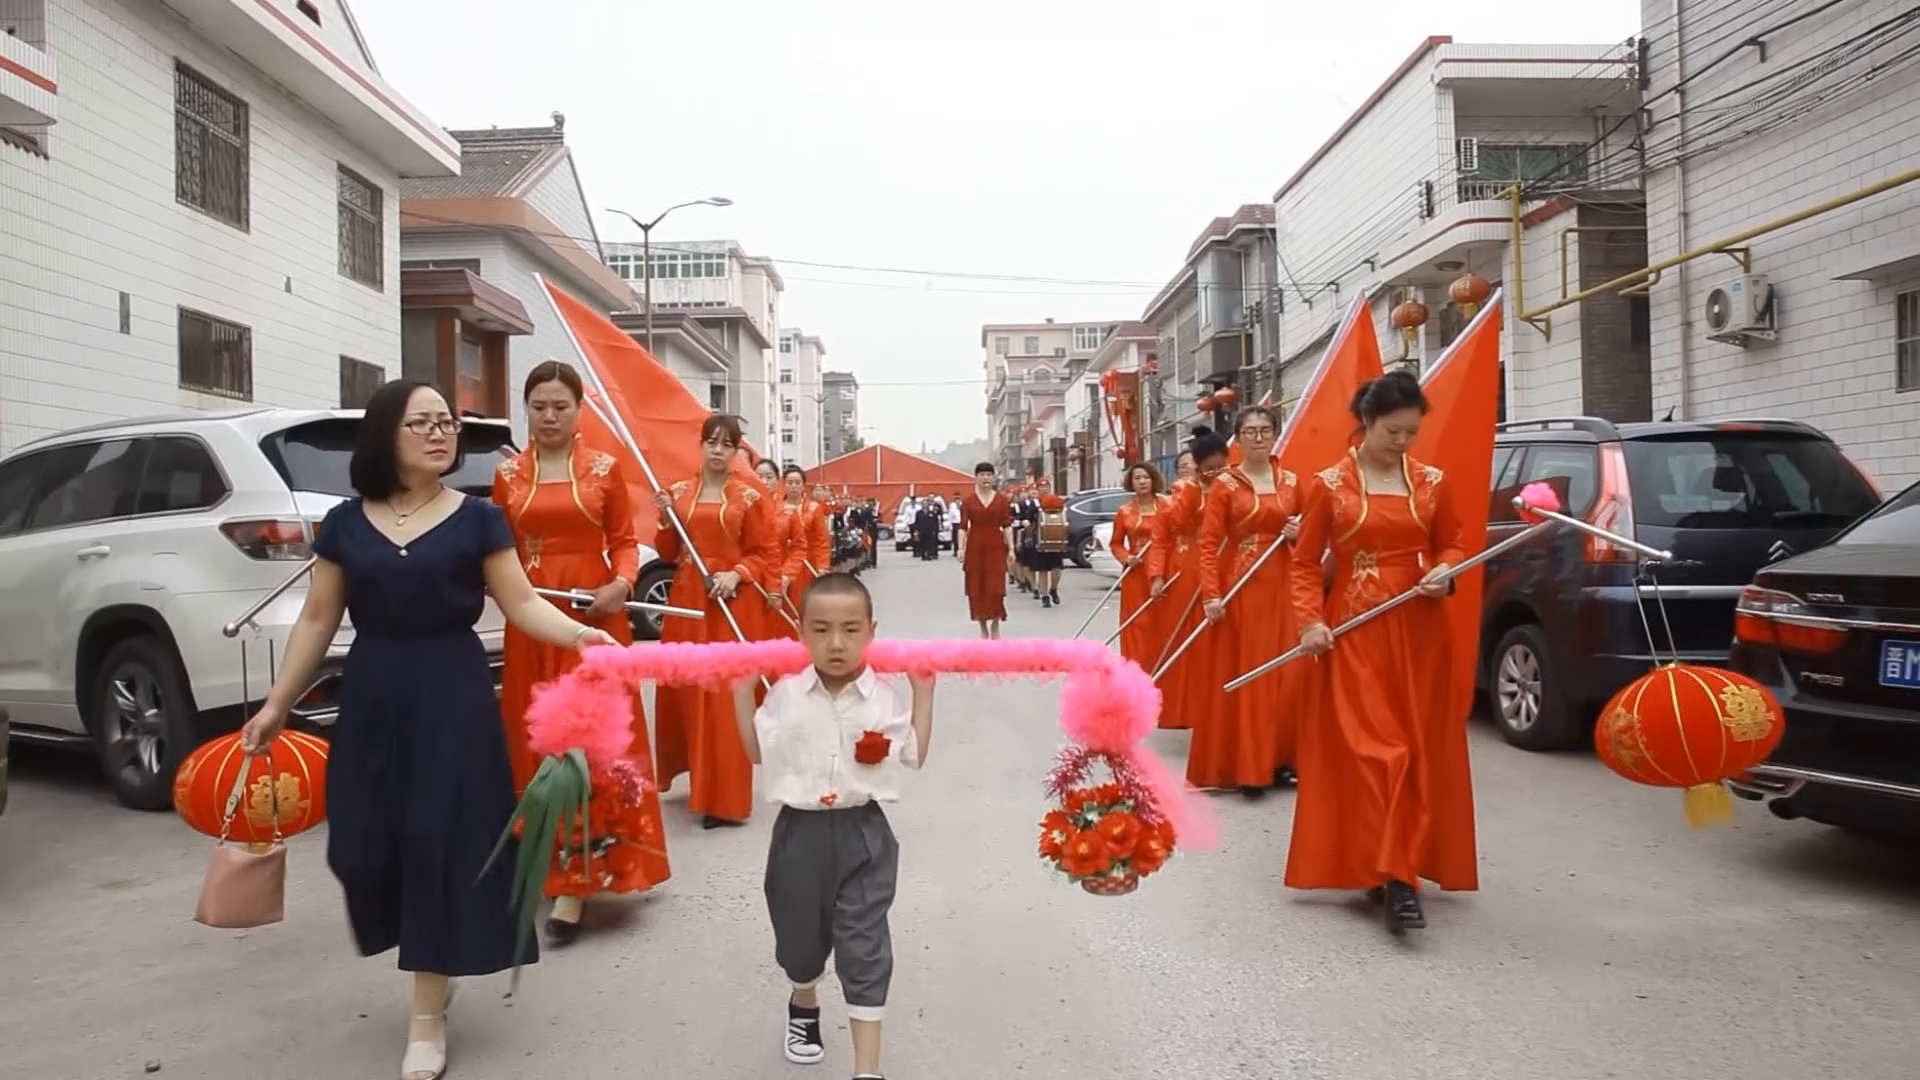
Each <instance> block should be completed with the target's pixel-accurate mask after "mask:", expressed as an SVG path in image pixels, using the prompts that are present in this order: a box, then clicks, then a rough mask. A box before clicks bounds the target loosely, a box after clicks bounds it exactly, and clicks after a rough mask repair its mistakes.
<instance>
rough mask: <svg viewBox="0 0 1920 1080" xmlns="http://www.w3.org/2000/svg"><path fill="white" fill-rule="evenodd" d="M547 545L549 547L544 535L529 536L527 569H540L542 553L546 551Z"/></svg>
mask: <svg viewBox="0 0 1920 1080" xmlns="http://www.w3.org/2000/svg"><path fill="white" fill-rule="evenodd" d="M546 547H547V538H546V537H544V536H529V537H527V569H529V570H538V569H540V553H541V552H542V551H545V550H546Z"/></svg>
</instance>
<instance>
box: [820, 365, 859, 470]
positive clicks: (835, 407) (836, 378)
mask: <svg viewBox="0 0 1920 1080" xmlns="http://www.w3.org/2000/svg"><path fill="white" fill-rule="evenodd" d="M864 442H865V440H863V439H862V438H861V437H860V380H859V379H856V378H854V377H853V373H852V372H850V371H827V372H822V373H821V375H820V460H821V461H832V460H833V459H834V458H837V457H839V456H840V455H842V454H850V453H852V452H854V451H855V450H858V449H860V447H861V446H862V444H863V443H864Z"/></svg>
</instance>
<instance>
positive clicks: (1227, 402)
mask: <svg viewBox="0 0 1920 1080" xmlns="http://www.w3.org/2000/svg"><path fill="white" fill-rule="evenodd" d="M1213 400H1214V401H1216V402H1219V404H1220V407H1221V408H1223V409H1231V408H1233V403H1234V402H1236V401H1239V400H1240V391H1238V390H1235V389H1234V388H1233V387H1231V386H1223V387H1221V388H1220V389H1218V390H1215V391H1214V392H1213Z"/></svg>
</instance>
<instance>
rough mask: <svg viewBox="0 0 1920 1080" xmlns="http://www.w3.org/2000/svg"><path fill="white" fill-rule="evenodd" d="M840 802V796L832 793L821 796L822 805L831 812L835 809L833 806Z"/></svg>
mask: <svg viewBox="0 0 1920 1080" xmlns="http://www.w3.org/2000/svg"><path fill="white" fill-rule="evenodd" d="M839 801H840V796H839V795H836V794H835V793H833V792H831V791H829V792H827V793H826V794H825V795H822V796H820V805H821V806H824V807H826V808H827V809H829V810H831V809H833V804H834V803H837V802H839Z"/></svg>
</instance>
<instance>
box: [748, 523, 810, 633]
mask: <svg viewBox="0 0 1920 1080" xmlns="http://www.w3.org/2000/svg"><path fill="white" fill-rule="evenodd" d="M766 506H767V517H768V519H769V520H770V521H771V523H772V526H773V538H774V539H773V543H774V550H775V551H776V552H777V561H775V562H774V563H773V565H771V566H769V567H768V569H767V575H766V577H765V579H763V580H762V582H761V587H762V588H764V589H766V591H767V593H766V596H765V597H762V598H761V604H762V609H761V611H762V614H761V617H762V619H763V620H765V621H764V622H763V623H762V624H761V630H762V631H763V633H762V634H761V635H760V636H762V637H770V638H774V637H783V638H788V639H791V640H798V639H799V637H800V625H799V616H798V615H797V614H795V613H796V612H797V611H799V607H800V605H799V603H798V602H797V600H796V599H795V597H794V594H793V583H794V582H795V581H797V580H798V578H797V577H796V576H795V575H794V572H793V570H794V567H795V566H797V565H798V564H799V563H800V561H801V556H800V555H799V554H798V553H796V552H795V550H794V544H795V543H796V542H797V539H796V535H795V534H796V531H797V530H798V528H799V518H800V507H797V506H794V505H793V504H792V503H789V502H787V501H786V500H784V499H778V498H773V499H769V500H768V502H767V504H766ZM755 595H759V594H758V593H756V594H755ZM769 599H771V600H776V601H778V603H779V606H778V607H768V606H766V601H767V600H769ZM789 603H792V604H793V606H792V607H789V606H788V604H789Z"/></svg>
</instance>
